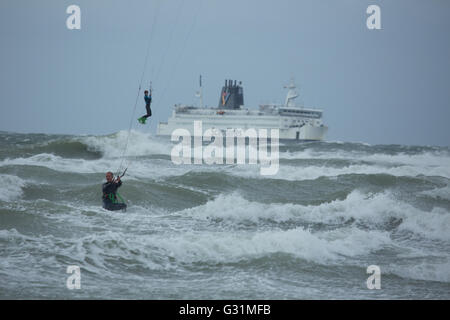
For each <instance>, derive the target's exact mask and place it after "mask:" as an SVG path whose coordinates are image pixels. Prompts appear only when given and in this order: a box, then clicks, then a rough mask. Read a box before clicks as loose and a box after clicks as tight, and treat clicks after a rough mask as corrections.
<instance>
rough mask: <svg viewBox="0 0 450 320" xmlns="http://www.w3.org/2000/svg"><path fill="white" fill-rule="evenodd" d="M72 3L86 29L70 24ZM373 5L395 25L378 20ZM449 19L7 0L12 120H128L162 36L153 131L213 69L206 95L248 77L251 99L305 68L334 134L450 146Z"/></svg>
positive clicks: (441, 0) (304, 4) (281, 93)
mask: <svg viewBox="0 0 450 320" xmlns="http://www.w3.org/2000/svg"><path fill="white" fill-rule="evenodd" d="M71 4H76V5H79V6H80V8H81V30H68V29H67V28H66V19H67V17H68V16H69V15H68V14H67V13H66V8H67V7H68V6H69V5H71ZM370 4H377V5H379V6H380V8H381V26H382V30H368V29H367V27H366V19H367V17H368V15H367V14H366V9H367V7H368V6H369V5H370ZM152 26H154V28H153V31H152ZM449 30H450V1H446V0H421V1H412V0H396V1H373V0H372V1H364V0H304V1H303V0H302V1H300V0H291V1H288V0H276V1H275V0H226V1H224V0H152V1H138V0H131V1H125V0H95V1H92V0H70V1H65V0H40V1H32V0H28V1H26V0H2V1H1V2H0V45H1V50H0V70H1V72H0V94H1V100H0V106H1V117H0V130H2V131H14V132H45V133H70V134H106V133H112V132H116V131H119V130H126V129H127V128H128V125H129V123H130V119H131V114H132V111H133V107H134V103H135V99H136V94H137V89H138V85H139V81H140V77H141V74H142V71H143V67H144V61H145V53H146V48H147V44H148V41H149V39H151V40H152V41H151V44H150V59H149V61H148V65H147V68H146V69H145V77H144V85H145V86H148V84H149V82H150V81H152V82H153V87H154V96H153V104H152V110H153V113H154V119H153V120H152V129H150V131H152V132H155V127H156V125H155V124H156V121H166V120H167V118H168V117H169V115H170V114H171V112H172V106H173V105H174V104H175V103H197V99H196V98H195V96H194V94H195V91H196V90H197V89H198V76H199V75H200V74H202V76H203V85H204V101H205V104H207V105H209V106H212V105H214V106H216V105H217V103H218V100H219V93H220V90H221V87H222V85H223V83H224V80H225V79H236V80H240V81H242V82H243V85H244V94H245V97H244V101H245V105H246V107H250V108H257V106H258V105H259V104H260V103H267V102H284V99H285V94H286V91H285V90H284V89H283V88H282V86H283V85H284V84H286V83H287V82H288V81H289V79H290V78H291V77H294V78H295V80H296V82H297V84H298V85H300V87H301V102H303V103H304V104H305V105H306V106H311V107H318V108H321V109H323V110H324V122H325V123H326V124H327V125H328V126H329V134H328V137H327V140H340V141H360V142H367V143H371V144H377V143H383V144H391V143H394V144H418V145H446V146H448V145H450V126H449V123H448V122H449V120H450V36H449V34H448V33H449ZM144 113H145V108H144V101H143V95H142V93H141V95H140V96H139V100H138V106H137V113H136V115H135V118H137V117H138V116H140V115H142V114H144ZM133 121H134V122H135V124H136V125H137V121H136V120H135V119H133ZM139 128H141V129H143V130H149V129H148V127H139Z"/></svg>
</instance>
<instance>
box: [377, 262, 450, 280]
mask: <svg viewBox="0 0 450 320" xmlns="http://www.w3.org/2000/svg"><path fill="white" fill-rule="evenodd" d="M441 260H442V259H441ZM445 260H447V261H445V262H441V263H439V262H433V263H431V262H420V263H413V264H409V265H407V266H402V265H397V266H392V265H391V266H389V267H387V268H386V269H383V270H384V271H385V272H387V273H392V274H395V275H397V276H399V277H402V278H409V279H414V280H422V281H438V282H446V283H450V261H449V260H448V258H447V259H445ZM383 270H381V272H382V273H383Z"/></svg>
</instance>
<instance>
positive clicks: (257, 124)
mask: <svg viewBox="0 0 450 320" xmlns="http://www.w3.org/2000/svg"><path fill="white" fill-rule="evenodd" d="M214 113H215V111H214ZM298 119H300V118H298ZM298 119H292V117H289V118H288V117H280V116H272V115H270V116H266V115H260V116H247V115H242V116H239V115H230V116H226V115H210V116H199V115H195V114H192V115H191V114H189V115H178V114H175V112H174V114H173V115H172V117H170V118H169V120H168V122H160V123H159V124H158V128H157V135H159V136H171V135H172V132H174V131H175V130H176V129H180V128H181V129H186V130H188V131H189V132H190V134H191V136H194V121H202V127H203V131H205V130H207V129H210V128H215V129H219V130H221V131H222V132H226V130H227V129H243V130H247V129H250V128H253V129H256V130H259V129H267V130H268V131H269V130H270V129H279V138H280V139H281V140H299V141H321V140H323V139H324V138H325V134H326V133H327V131H328V127H327V126H325V125H323V124H318V125H315V124H313V123H308V122H307V123H304V124H302V125H297V126H295V125H292V123H293V122H294V123H295V121H300V120H298ZM285 123H287V124H285ZM269 134H270V131H269Z"/></svg>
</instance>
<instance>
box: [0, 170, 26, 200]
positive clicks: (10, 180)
mask: <svg viewBox="0 0 450 320" xmlns="http://www.w3.org/2000/svg"><path fill="white" fill-rule="evenodd" d="M0 181H1V184H0V200H1V201H12V200H16V199H18V198H20V197H21V196H22V194H23V191H22V188H23V187H25V186H26V183H25V181H24V180H22V179H20V178H19V177H16V176H12V175H9V174H0Z"/></svg>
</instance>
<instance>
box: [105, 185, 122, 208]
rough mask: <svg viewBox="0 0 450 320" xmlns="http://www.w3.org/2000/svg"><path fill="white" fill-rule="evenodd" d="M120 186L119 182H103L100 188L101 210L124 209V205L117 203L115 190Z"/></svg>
mask: <svg viewBox="0 0 450 320" xmlns="http://www.w3.org/2000/svg"><path fill="white" fill-rule="evenodd" d="M121 185H122V181H119V182H105V183H104V184H103V186H102V191H103V197H102V199H103V208H105V209H106V210H122V209H126V208H127V205H126V204H125V203H117V202H116V199H117V195H116V192H117V189H118V188H119V187H120V186H121Z"/></svg>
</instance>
